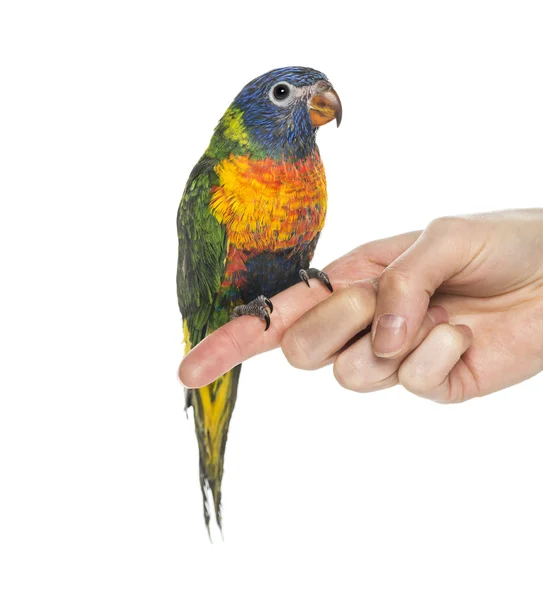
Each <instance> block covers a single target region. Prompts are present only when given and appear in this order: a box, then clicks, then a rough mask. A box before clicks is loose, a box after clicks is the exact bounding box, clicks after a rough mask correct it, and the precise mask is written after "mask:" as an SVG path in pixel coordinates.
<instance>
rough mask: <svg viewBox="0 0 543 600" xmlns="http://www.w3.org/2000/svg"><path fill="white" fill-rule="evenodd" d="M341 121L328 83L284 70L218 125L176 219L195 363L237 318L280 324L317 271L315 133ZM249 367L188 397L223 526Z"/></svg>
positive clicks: (247, 93) (253, 85)
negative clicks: (228, 458) (276, 300)
mask: <svg viewBox="0 0 543 600" xmlns="http://www.w3.org/2000/svg"><path fill="white" fill-rule="evenodd" d="M333 119H336V121H337V124H338V126H339V123H340V121H341V102H340V100H339V97H338V95H337V93H336V92H335V91H334V89H333V87H332V85H331V84H330V82H329V81H328V79H327V78H326V76H325V75H323V74H322V73H319V72H318V71H315V70H313V69H309V68H305V67H287V68H282V69H276V70H273V71H270V72H269V73H266V74H264V75H262V76H260V77H257V78H256V79H254V80H253V81H251V82H250V83H249V84H247V85H246V86H245V87H244V88H243V89H242V91H241V92H240V93H239V94H238V96H237V97H236V98H235V100H234V101H233V103H232V104H231V105H230V107H229V108H228V110H227V111H226V113H225V114H224V116H223V117H222V119H221V120H220V121H219V124H218V125H217V127H216V129H215V132H214V134H213V137H212V138H211V142H210V144H209V147H208V149H207V150H206V152H205V153H204V155H203V156H202V158H201V159H200V160H199V162H198V163H197V164H196V166H195V167H194V169H193V170H192V173H191V174H190V177H189V179H188V182H187V184H186V187H185V191H184V193H183V197H182V198H181V203H180V206H179V211H178V215H177V229H178V237H179V261H178V267H177V295H178V300H179V308H180V310H181V314H182V316H183V321H184V339H185V353H186V352H188V351H189V350H190V349H191V348H193V347H194V346H195V345H196V344H198V342H200V341H201V340H202V339H203V338H204V337H205V336H206V335H208V334H209V333H211V332H212V331H214V330H215V329H217V328H218V327H220V326H221V325H224V324H225V323H226V322H227V321H228V320H229V319H230V318H232V317H236V316H241V315H255V316H258V317H260V318H262V319H263V320H264V321H265V322H266V329H267V328H268V327H269V324H270V316H269V313H271V312H272V310H273V305H272V303H271V302H270V300H269V298H270V296H273V295H274V294H277V293H278V292H280V291H282V290H284V289H286V288H288V287H290V286H291V285H294V284H295V283H297V282H298V281H300V278H301V279H303V280H304V281H305V282H306V283H307V284H308V285H309V278H312V277H315V278H318V279H320V280H321V281H322V282H323V283H324V284H325V285H327V286H328V288H329V289H330V290H332V286H331V285H330V281H329V280H328V278H327V276H326V274H325V273H323V272H321V271H318V270H317V269H310V268H309V262H310V261H311V259H312V257H313V253H314V251H315V246H316V245H317V241H318V239H319V235H320V231H321V229H322V227H323V225H324V217H325V213H326V200H327V197H326V179H325V175H324V169H323V166H322V162H321V159H320V156H319V151H318V148H317V144H316V142H315V135H316V132H317V129H318V127H319V126H321V125H324V124H325V123H328V122H329V121H332V120H333ZM240 369H241V365H238V366H237V367H235V368H234V369H232V370H231V371H229V372H228V373H226V374H225V375H223V376H221V377H220V378H219V379H217V380H216V381H215V382H213V383H211V384H210V385H208V386H206V387H204V388H200V389H187V390H186V405H187V407H188V406H192V407H193V410H194V420H195V427H196V435H197V438H198V446H199V453H200V485H201V488H202V494H203V498H204V517H205V521H206V526H207V527H208V529H209V519H210V517H209V508H208V501H207V494H208V492H209V491H210V492H211V495H212V498H213V504H214V508H215V517H216V520H217V523H218V525H219V527H220V526H221V513H220V504H221V480H222V475H223V461H224V451H225V445H226V437H227V433H228V425H229V422H230V417H231V416H232V411H233V409H234V404H235V401H236V394H237V387H238V380H239V374H240Z"/></svg>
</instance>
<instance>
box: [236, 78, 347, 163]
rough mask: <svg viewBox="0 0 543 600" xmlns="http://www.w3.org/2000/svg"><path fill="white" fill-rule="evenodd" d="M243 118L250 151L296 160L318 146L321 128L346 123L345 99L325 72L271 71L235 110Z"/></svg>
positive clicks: (239, 99)
mask: <svg viewBox="0 0 543 600" xmlns="http://www.w3.org/2000/svg"><path fill="white" fill-rule="evenodd" d="M230 110H231V111H235V112H236V113H237V114H239V115H240V119H241V125H242V127H243V129H244V130H245V132H246V134H247V138H248V146H249V151H250V152H251V153H252V154H256V155H259V156H268V157H271V158H274V159H277V160H279V159H287V160H296V159H299V158H303V157H305V156H307V155H308V154H310V153H311V152H313V151H314V150H315V148H316V143H315V135H316V132H317V129H318V128H319V127H320V126H322V125H325V124H326V123H329V122H330V121H332V120H334V119H335V120H336V122H337V125H338V126H339V124H340V123H341V116H342V110H341V101H340V99H339V96H338V95H337V93H336V91H335V90H334V88H333V87H332V84H331V83H330V82H329V81H328V78H327V77H326V75H324V74H323V73H320V72H319V71H315V70H314V69H310V68H307V67H284V68H281V69H275V70H273V71H269V72H268V73H265V74H264V75H261V76H260V77H257V78H256V79H254V80H253V81H251V82H250V83H248V84H247V85H246V86H245V87H244V88H243V89H242V90H241V92H240V93H239V94H238V96H237V97H236V98H235V100H234V102H233V103H232V105H231V107H230Z"/></svg>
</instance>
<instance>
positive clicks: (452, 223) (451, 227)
mask: <svg viewBox="0 0 543 600" xmlns="http://www.w3.org/2000/svg"><path fill="white" fill-rule="evenodd" d="M468 223H469V221H468V219H466V218H465V217H458V216H448V217H438V218H437V219H434V220H433V221H431V222H430V223H429V225H428V227H427V229H428V231H429V232H431V233H435V234H437V235H439V236H444V235H455V234H456V233H457V232H458V231H464V230H465V228H466V226H467V224H468Z"/></svg>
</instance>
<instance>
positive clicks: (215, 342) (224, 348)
mask: <svg viewBox="0 0 543 600" xmlns="http://www.w3.org/2000/svg"><path fill="white" fill-rule="evenodd" d="M311 283H312V285H311V287H309V288H308V287H307V285H306V284H305V283H299V284H296V285H295V286H292V287H290V288H288V289H287V290H285V291H283V292H281V293H280V294H277V296H274V297H273V315H272V316H271V323H270V328H269V329H268V330H267V331H264V324H263V322H262V321H261V320H260V319H255V317H238V318H237V319H234V320H233V321H230V322H229V323H226V325H223V326H222V327H220V328H219V329H217V330H216V331H214V332H213V333H211V334H210V335H209V336H207V337H206V338H204V339H203V340H202V341H201V342H200V343H199V344H198V345H197V346H195V347H194V348H193V349H192V350H191V351H190V352H189V353H188V354H187V355H186V356H185V358H184V359H183V361H182V362H181V365H180V366H179V379H180V380H181V382H182V383H183V384H184V385H185V386H187V387H190V388H195V387H202V386H204V385H207V384H208V383H211V382H212V381H215V379H217V377H220V376H221V375H222V374H224V373H226V372H227V371H229V370H230V369H231V368H232V367H235V366H236V365H238V364H239V363H241V362H243V361H244V360H247V359H248V358H251V356H256V355H257V354H261V353H262V352H267V351H268V350H273V349H274V348H278V347H279V346H280V344H281V340H282V339H283V335H284V334H285V331H286V330H287V329H288V328H289V327H290V326H291V325H292V324H293V323H294V322H295V321H297V320H298V319H299V318H300V317H301V316H302V315H303V314H304V313H305V312H307V311H308V310H309V309H310V308H313V307H314V306H315V305H317V304H318V303H319V302H322V301H323V300H324V299H326V298H328V297H329V296H330V292H329V291H328V290H327V289H326V287H325V286H324V285H322V284H321V283H319V282H318V281H316V280H312V281H311ZM332 284H333V286H334V289H338V288H342V287H345V286H346V285H347V282H341V281H334V280H332Z"/></svg>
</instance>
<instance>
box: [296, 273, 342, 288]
mask: <svg viewBox="0 0 543 600" xmlns="http://www.w3.org/2000/svg"><path fill="white" fill-rule="evenodd" d="M300 278H301V279H302V281H305V282H306V283H307V287H311V286H310V285H309V280H310V279H318V280H319V281H321V282H322V283H324V285H325V286H326V287H327V288H328V289H329V290H330V291H331V292H333V291H334V288H333V287H332V284H331V283H330V279H329V278H328V275H327V274H326V273H325V272H324V271H319V269H313V268H311V269H307V271H306V270H305V269H300Z"/></svg>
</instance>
